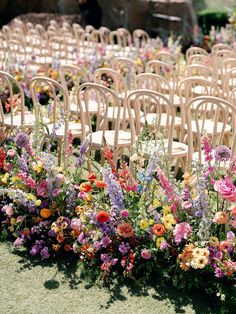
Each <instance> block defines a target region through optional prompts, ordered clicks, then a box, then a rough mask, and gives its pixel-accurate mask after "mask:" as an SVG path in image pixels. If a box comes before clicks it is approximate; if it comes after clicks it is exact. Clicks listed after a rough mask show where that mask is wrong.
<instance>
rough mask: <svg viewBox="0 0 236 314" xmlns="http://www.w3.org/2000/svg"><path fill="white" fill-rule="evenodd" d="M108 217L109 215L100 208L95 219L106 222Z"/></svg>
mask: <svg viewBox="0 0 236 314" xmlns="http://www.w3.org/2000/svg"><path fill="white" fill-rule="evenodd" d="M108 219H109V215H108V213H107V212H105V211H104V210H100V212H98V213H97V221H98V222H100V223H104V222H107V221H108Z"/></svg>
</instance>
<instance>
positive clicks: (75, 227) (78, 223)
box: [70, 218, 81, 230]
mask: <svg viewBox="0 0 236 314" xmlns="http://www.w3.org/2000/svg"><path fill="white" fill-rule="evenodd" d="M70 226H71V229H73V230H80V227H81V221H80V220H79V219H77V218H73V219H72V220H71V223H70Z"/></svg>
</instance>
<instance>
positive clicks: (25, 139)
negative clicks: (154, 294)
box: [15, 133, 29, 148]
mask: <svg viewBox="0 0 236 314" xmlns="http://www.w3.org/2000/svg"><path fill="white" fill-rule="evenodd" d="M15 142H16V145H17V146H18V147H19V148H24V147H27V146H28V145H29V135H28V134H26V133H18V134H16V137H15Z"/></svg>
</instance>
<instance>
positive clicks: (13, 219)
mask: <svg viewBox="0 0 236 314" xmlns="http://www.w3.org/2000/svg"><path fill="white" fill-rule="evenodd" d="M10 222H11V225H15V223H16V218H14V217H11V219H10Z"/></svg>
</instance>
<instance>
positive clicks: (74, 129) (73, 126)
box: [45, 121, 89, 138]
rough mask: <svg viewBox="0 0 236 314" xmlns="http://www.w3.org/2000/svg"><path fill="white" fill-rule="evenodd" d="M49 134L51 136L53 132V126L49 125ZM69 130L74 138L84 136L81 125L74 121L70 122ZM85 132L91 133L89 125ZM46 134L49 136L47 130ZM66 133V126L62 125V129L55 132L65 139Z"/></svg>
mask: <svg viewBox="0 0 236 314" xmlns="http://www.w3.org/2000/svg"><path fill="white" fill-rule="evenodd" d="M47 127H48V130H49V133H50V134H51V133H52V131H53V124H49V125H48V126H47ZM68 130H69V131H70V132H71V134H72V137H73V138H80V137H81V136H82V126H81V123H76V122H74V121H70V122H69V126H68ZM85 132H86V133H88V132H89V127H88V125H86V126H85ZM45 133H46V134H47V133H48V132H47V130H45ZM64 133H65V126H64V125H62V126H61V127H60V128H58V129H57V130H55V134H56V136H57V137H59V138H63V137H64Z"/></svg>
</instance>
